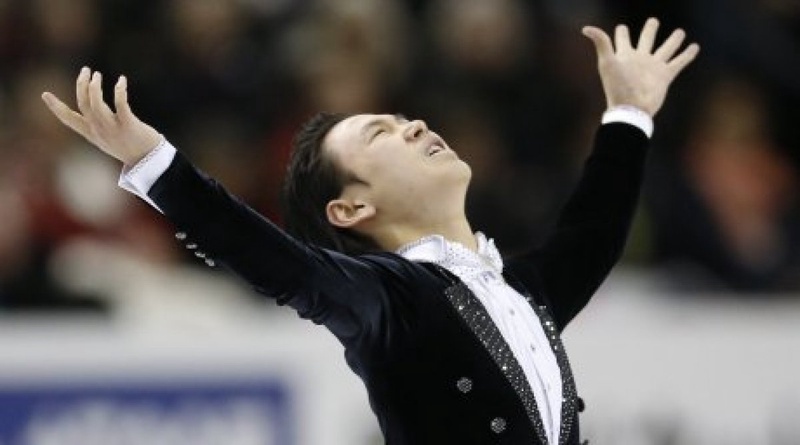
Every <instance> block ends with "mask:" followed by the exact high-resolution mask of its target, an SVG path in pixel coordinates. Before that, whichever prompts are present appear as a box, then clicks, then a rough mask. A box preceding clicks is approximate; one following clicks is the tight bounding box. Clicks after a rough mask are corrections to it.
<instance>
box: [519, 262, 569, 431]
mask: <svg viewBox="0 0 800 445" xmlns="http://www.w3.org/2000/svg"><path fill="white" fill-rule="evenodd" d="M505 278H506V280H507V282H508V283H509V285H511V286H512V287H514V288H515V289H516V290H517V292H519V293H520V294H522V295H523V296H524V297H525V299H526V300H528V302H529V303H530V305H531V307H532V308H533V310H534V312H536V316H538V317H539V320H541V322H542V325H543V326H544V328H545V332H546V333H547V339H548V340H549V342H550V347H551V348H553V352H554V354H555V356H556V361H557V362H558V367H559V368H560V369H561V382H562V389H561V394H562V396H563V399H562V404H561V427H560V433H559V436H558V443H559V444H562V445H564V444H566V443H567V441H568V440H569V436H570V434H571V433H572V427H573V424H574V423H575V421H576V420H577V418H578V412H577V408H578V391H577V389H576V387H575V378H574V376H573V375H572V368H571V367H570V364H569V359H568V358H567V353H566V351H565V350H564V344H563V343H562V341H561V335H560V332H559V329H558V326H557V325H556V323H555V320H554V319H553V316H552V314H551V312H550V308H548V307H547V306H544V305H540V304H538V303H537V302H536V300H535V299H534V298H533V296H532V295H531V294H530V293H529V292H528V291H527V290H526V288H525V287H524V286H523V285H522V284H521V283H520V282H519V281H518V280H517V279H516V277H514V275H513V274H511V273H510V272H508V271H507V272H506V274H505Z"/></svg>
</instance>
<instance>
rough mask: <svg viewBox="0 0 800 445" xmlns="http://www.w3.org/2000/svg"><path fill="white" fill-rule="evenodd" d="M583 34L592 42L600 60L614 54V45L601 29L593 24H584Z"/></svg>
mask: <svg viewBox="0 0 800 445" xmlns="http://www.w3.org/2000/svg"><path fill="white" fill-rule="evenodd" d="M583 35H585V36H586V37H588V38H589V40H591V41H592V43H594V47H595V50H596V51H597V58H598V59H600V60H602V59H604V58H606V57H608V56H611V55H612V54H614V45H613V44H612V43H611V38H610V37H609V36H608V34H606V33H605V31H603V30H602V29H600V28H596V27H594V26H585V27H584V28H583Z"/></svg>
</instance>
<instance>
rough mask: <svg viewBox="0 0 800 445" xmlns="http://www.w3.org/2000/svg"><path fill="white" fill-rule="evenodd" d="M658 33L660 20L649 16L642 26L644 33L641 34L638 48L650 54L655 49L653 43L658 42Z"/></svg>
mask: <svg viewBox="0 0 800 445" xmlns="http://www.w3.org/2000/svg"><path fill="white" fill-rule="evenodd" d="M657 33H658V20H657V19H655V18H652V17H651V18H649V19H647V21H646V22H645V24H644V27H643V28H642V33H641V34H640V35H639V43H638V44H637V45H636V50H637V51H640V52H643V53H647V54H650V51H652V50H653V45H654V44H655V42H656V34H657Z"/></svg>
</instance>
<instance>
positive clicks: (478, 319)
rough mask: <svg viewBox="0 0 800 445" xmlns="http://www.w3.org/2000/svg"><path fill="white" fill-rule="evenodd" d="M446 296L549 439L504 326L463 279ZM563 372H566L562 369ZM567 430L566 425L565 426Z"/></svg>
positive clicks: (542, 438)
mask: <svg viewBox="0 0 800 445" xmlns="http://www.w3.org/2000/svg"><path fill="white" fill-rule="evenodd" d="M444 294H445V296H447V299H448V300H449V301H450V303H451V304H452V305H453V307H454V308H455V309H456V312H458V314H459V315H460V316H461V318H462V319H463V320H464V321H465V322H466V324H467V326H469V328H470V329H471V330H472V332H473V333H475V335H476V336H477V337H478V339H479V340H480V341H481V343H482V344H483V347H484V348H486V350H487V351H488V352H489V354H490V355H491V356H492V359H494V361H495V363H496V364H497V366H498V367H499V368H500V370H501V371H502V372H503V375H505V377H506V379H507V380H508V381H509V383H511V387H512V388H514V391H515V392H516V393H517V396H519V398H520V400H521V401H522V405H523V407H524V408H525V412H526V413H527V414H528V418H529V419H530V421H531V423H532V424H533V427H534V430H535V431H536V435H537V436H538V437H539V441H540V442H541V443H548V441H547V433H546V432H545V429H544V425H543V424H542V417H541V415H540V414H539V409H538V408H537V407H536V399H535V398H534V397H533V392H532V391H531V389H530V385H529V384H528V381H527V379H526V378H525V374H524V371H523V370H522V367H521V366H520V364H519V362H517V359H515V358H514V354H513V353H512V352H511V348H510V347H509V346H508V343H506V341H505V340H504V339H503V336H502V335H501V334H500V330H499V329H498V328H497V326H495V324H494V323H493V322H492V320H491V317H490V316H489V313H488V312H486V309H485V308H484V307H483V305H482V304H481V303H480V301H479V300H478V299H477V297H475V295H474V294H473V293H472V291H470V290H469V288H468V287H467V286H466V285H465V284H463V283H453V284H452V285H451V286H449V287H448V288H447V289H445V291H444ZM562 373H563V372H562ZM562 431H563V428H562Z"/></svg>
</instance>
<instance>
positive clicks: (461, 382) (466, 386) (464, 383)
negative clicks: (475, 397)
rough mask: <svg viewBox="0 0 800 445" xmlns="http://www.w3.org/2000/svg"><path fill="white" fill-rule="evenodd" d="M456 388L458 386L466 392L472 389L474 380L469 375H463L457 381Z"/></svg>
mask: <svg viewBox="0 0 800 445" xmlns="http://www.w3.org/2000/svg"><path fill="white" fill-rule="evenodd" d="M456 388H458V390H459V391H461V392H463V393H464V394H466V393H468V392H470V391H472V380H470V379H469V378H467V377H461V378H460V379H458V381H457V382H456Z"/></svg>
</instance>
